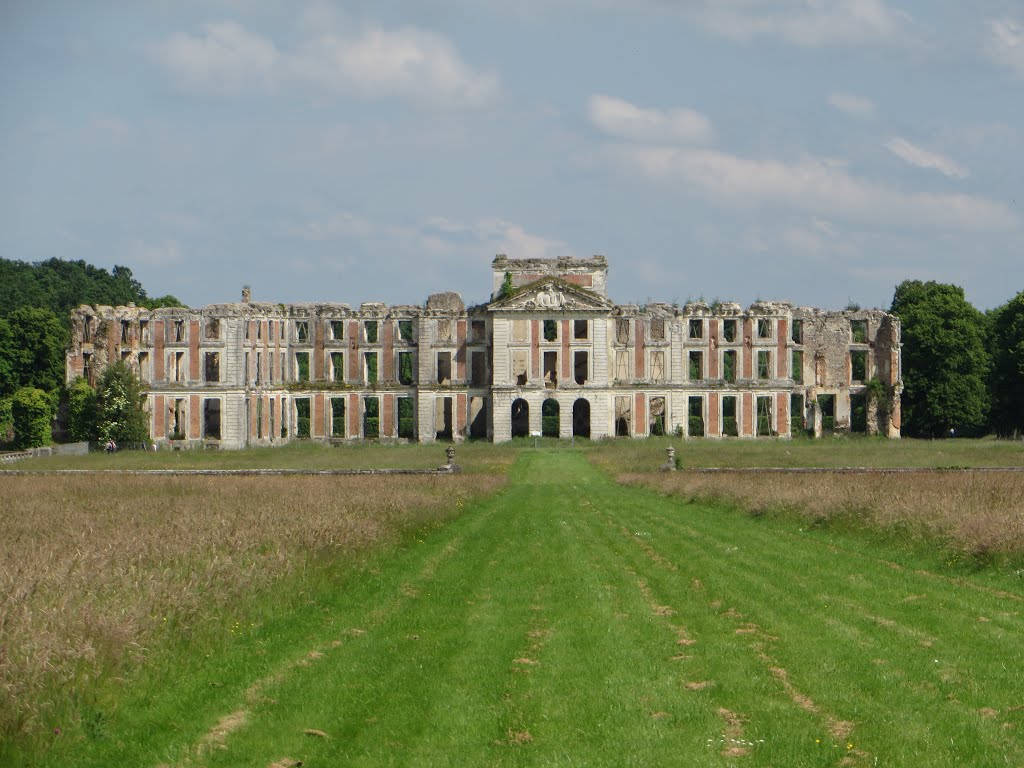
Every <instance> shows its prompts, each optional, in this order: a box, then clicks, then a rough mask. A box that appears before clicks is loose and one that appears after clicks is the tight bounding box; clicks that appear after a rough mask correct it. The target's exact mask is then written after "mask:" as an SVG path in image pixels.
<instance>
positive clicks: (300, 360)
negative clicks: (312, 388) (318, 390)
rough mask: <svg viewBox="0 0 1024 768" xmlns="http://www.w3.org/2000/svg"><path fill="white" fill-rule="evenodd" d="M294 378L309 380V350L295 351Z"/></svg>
mask: <svg viewBox="0 0 1024 768" xmlns="http://www.w3.org/2000/svg"><path fill="white" fill-rule="evenodd" d="M295 380H296V381H309V352H296V353H295Z"/></svg>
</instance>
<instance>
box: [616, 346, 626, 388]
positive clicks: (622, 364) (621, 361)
mask: <svg viewBox="0 0 1024 768" xmlns="http://www.w3.org/2000/svg"><path fill="white" fill-rule="evenodd" d="M615 378H616V379H619V380H622V381H625V380H626V379H628V378H629V352H627V351H626V350H624V349H620V350H617V351H616V352H615Z"/></svg>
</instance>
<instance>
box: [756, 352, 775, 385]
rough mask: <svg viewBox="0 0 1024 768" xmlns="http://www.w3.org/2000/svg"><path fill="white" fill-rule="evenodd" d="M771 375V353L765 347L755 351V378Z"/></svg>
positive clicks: (767, 377)
mask: <svg viewBox="0 0 1024 768" xmlns="http://www.w3.org/2000/svg"><path fill="white" fill-rule="evenodd" d="M771 377H772V353H771V352H769V351H768V350H767V349H759V350H758V351H757V378H759V379H770V378H771Z"/></svg>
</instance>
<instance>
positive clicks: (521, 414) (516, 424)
mask: <svg viewBox="0 0 1024 768" xmlns="http://www.w3.org/2000/svg"><path fill="white" fill-rule="evenodd" d="M529 434H530V404H529V403H528V402H526V401H525V400H524V399H523V398H521V397H520V398H517V399H515V400H513V401H512V437H528V436H529Z"/></svg>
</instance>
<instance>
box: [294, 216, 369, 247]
mask: <svg viewBox="0 0 1024 768" xmlns="http://www.w3.org/2000/svg"><path fill="white" fill-rule="evenodd" d="M282 229H283V230H284V231H285V232H287V233H288V234H291V235H295V236H297V237H301V238H302V239H304V240H310V241H313V242H322V241H328V240H343V239H349V238H356V239H363V238H368V237H370V236H371V235H372V234H373V225H372V224H371V223H370V222H369V221H368V220H366V219H365V218H363V217H362V216H360V215H358V214H356V213H352V212H351V211H336V212H334V213H331V214H328V215H326V216H322V217H319V218H315V219H310V220H309V221H307V222H305V223H304V224H294V223H286V224H284V225H283V227H282Z"/></svg>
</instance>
